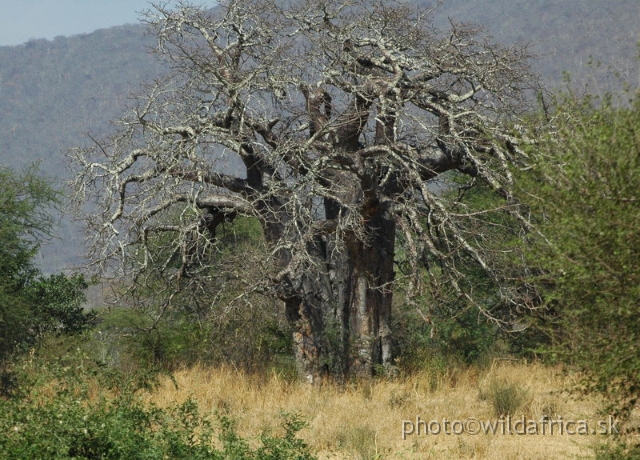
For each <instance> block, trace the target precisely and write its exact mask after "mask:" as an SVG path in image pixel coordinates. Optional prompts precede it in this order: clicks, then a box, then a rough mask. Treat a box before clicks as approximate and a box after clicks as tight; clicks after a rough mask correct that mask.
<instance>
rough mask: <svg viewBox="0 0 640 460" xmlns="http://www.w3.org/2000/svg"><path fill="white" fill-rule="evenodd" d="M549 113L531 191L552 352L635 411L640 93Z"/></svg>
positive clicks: (638, 383)
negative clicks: (617, 100)
mask: <svg viewBox="0 0 640 460" xmlns="http://www.w3.org/2000/svg"><path fill="white" fill-rule="evenodd" d="M546 115H547V116H549V117H551V118H550V120H551V123H550V124H551V127H550V128H547V130H546V131H544V132H542V133H539V135H538V138H539V139H538V142H537V144H536V145H535V146H534V147H532V149H531V153H532V155H534V158H535V159H536V161H537V164H536V166H535V168H534V169H533V170H532V171H531V174H529V175H527V176H526V177H524V178H523V179H524V181H523V182H522V186H523V192H522V194H521V199H522V200H524V201H526V202H527V203H528V204H529V206H530V207H531V209H532V211H533V212H534V214H535V215H538V216H541V217H540V219H539V222H538V228H539V229H540V230H542V233H543V234H544V236H545V238H544V239H543V238H539V239H537V240H535V239H533V238H532V244H530V245H529V246H528V252H529V260H530V264H531V266H532V267H537V271H532V273H533V274H536V273H537V275H538V276H532V277H531V278H530V282H531V283H532V284H534V285H536V286H537V287H538V288H539V289H540V290H541V291H542V292H543V293H544V298H545V302H546V303H545V307H546V318H547V321H548V324H550V326H551V327H549V328H548V330H547V332H548V333H549V334H550V336H551V337H552V339H553V346H552V347H549V352H551V353H553V354H554V355H555V356H557V357H558V358H559V359H561V360H562V361H564V362H566V363H569V364H572V365H575V366H577V367H578V368H579V369H580V370H581V371H583V372H584V375H585V376H586V377H587V378H586V380H585V382H584V383H585V388H586V389H587V390H589V391H594V392H598V393H600V394H602V395H603V396H605V398H606V399H607V400H608V401H610V402H611V407H610V408H609V411H611V412H613V413H616V414H617V415H620V416H624V415H628V414H629V413H630V411H632V410H633V408H634V407H637V405H638V402H639V401H640V373H639V372H638V370H639V369H640V354H639V353H638V343H640V333H639V331H640V329H639V328H638V324H640V302H639V301H638V299H640V270H638V260H639V259H640V231H639V229H640V199H638V190H639V189H640V136H639V134H638V133H639V131H638V126H640V93H636V94H635V96H634V97H633V98H632V100H631V101H628V103H627V104H625V105H623V106H616V105H615V104H613V102H612V101H611V100H610V99H607V98H605V99H604V100H597V99H594V98H593V97H577V96H575V95H573V94H568V95H564V96H560V97H558V100H557V101H556V103H555V105H554V110H553V111H551V112H548V113H547V114H546ZM545 120H546V118H545ZM545 126H549V123H546V124H545ZM533 236H534V235H532V237H533Z"/></svg>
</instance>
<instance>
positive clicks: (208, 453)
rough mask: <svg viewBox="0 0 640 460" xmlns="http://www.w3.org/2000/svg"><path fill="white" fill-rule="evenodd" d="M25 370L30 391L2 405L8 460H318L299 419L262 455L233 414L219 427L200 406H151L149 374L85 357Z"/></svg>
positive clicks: (0, 432)
mask: <svg viewBox="0 0 640 460" xmlns="http://www.w3.org/2000/svg"><path fill="white" fill-rule="evenodd" d="M23 367H24V368H25V369H26V374H25V375H21V380H22V382H21V383H22V389H23V391H22V392H21V393H20V394H19V395H16V396H13V397H10V398H8V399H4V400H0V458H2V459H5V460H27V459H29V460H31V459H34V458H38V459H72V458H73V459H122V460H152V459H153V460H155V459H162V458H171V459H189V460H200V459H203V460H204V459H212V460H222V459H230V460H276V459H277V460H312V459H314V458H315V457H314V456H313V455H312V454H311V453H310V452H309V448H308V446H307V445H306V443H304V441H302V440H300V439H298V438H297V437H296V434H297V432H298V431H299V430H300V429H301V428H303V427H304V425H305V424H304V423H303V422H302V421H301V420H300V419H299V418H298V417H297V416H296V415H285V416H284V418H283V429H284V434H283V435H281V436H271V435H266V434H265V435H263V436H262V437H261V438H260V441H261V443H260V445H259V446H258V447H255V448H254V447H251V444H250V443H249V442H248V441H247V440H246V439H243V438H241V437H240V436H239V435H238V434H237V432H236V429H235V423H234V421H233V419H232V416H231V414H228V413H223V414H218V420H217V423H214V422H212V421H210V420H209V419H208V418H206V417H203V416H202V415H201V414H200V413H199V410H198V406H197V404H196V403H195V402H194V401H192V400H187V401H186V402H184V403H182V404H179V405H175V406H172V407H169V408H168V409H161V408H158V407H155V406H154V405H150V404H146V403H143V401H142V399H141V398H140V397H139V395H138V390H139V389H141V388H145V389H149V382H150V379H149V375H148V374H144V375H140V376H138V377H136V378H132V376H123V375H118V374H117V371H116V370H114V369H106V370H105V369H101V368H99V367H95V366H91V365H90V362H88V361H86V359H85V358H84V357H83V356H79V355H76V356H67V357H65V360H61V361H58V362H55V361H54V362H50V363H42V362H39V361H38V360H37V359H36V361H35V363H33V362H32V363H30V364H29V363H25V365H24V366H23ZM141 382H146V384H140V383H141ZM96 387H97V388H98V389H97V390H96ZM96 392H97V394H96ZM216 445H218V446H221V448H217V447H216Z"/></svg>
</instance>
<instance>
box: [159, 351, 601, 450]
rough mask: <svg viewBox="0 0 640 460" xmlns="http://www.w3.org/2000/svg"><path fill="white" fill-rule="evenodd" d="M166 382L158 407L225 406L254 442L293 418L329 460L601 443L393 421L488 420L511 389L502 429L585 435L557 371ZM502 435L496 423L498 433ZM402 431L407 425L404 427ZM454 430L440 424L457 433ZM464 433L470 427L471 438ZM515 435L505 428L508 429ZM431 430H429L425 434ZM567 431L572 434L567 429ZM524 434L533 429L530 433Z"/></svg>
mask: <svg viewBox="0 0 640 460" xmlns="http://www.w3.org/2000/svg"><path fill="white" fill-rule="evenodd" d="M175 382H176V383H177V385H178V387H177V388H176V386H175V385H174V384H173V383H172V382H171V381H169V380H167V381H165V382H163V384H162V386H161V388H160V389H159V390H158V391H156V392H154V393H153V394H151V395H149V400H150V401H152V402H153V403H155V404H157V405H159V406H167V405H171V404H174V403H176V402H181V401H183V400H185V399H186V398H188V397H191V398H193V399H194V400H196V401H197V402H198V404H199V406H200V408H201V410H202V412H203V413H204V414H205V415H208V414H211V415H213V414H215V413H216V411H219V410H220V408H222V407H226V408H228V409H230V410H231V413H232V414H233V415H234V417H236V419H237V421H238V429H239V432H240V434H242V435H243V436H247V437H249V438H252V439H257V438H258V437H259V435H260V434H261V433H263V432H265V430H276V429H277V427H278V426H279V423H280V421H281V420H282V419H281V414H282V412H288V413H292V412H295V413H298V414H300V415H301V416H302V417H303V419H304V420H306V421H307V422H308V424H309V425H308V427H307V428H305V429H303V430H302V431H301V432H300V434H299V435H300V436H301V437H302V438H303V439H305V440H306V441H307V442H308V443H309V444H310V446H311V449H312V451H313V452H320V457H321V458H327V459H329V458H331V459H343V458H344V459H347V458H349V459H363V460H365V459H382V458H388V459H395V458H398V459H452V458H458V459H500V460H509V459H532V460H533V459H548V458H580V457H582V458H585V457H586V458H588V457H590V456H592V455H593V452H592V451H591V449H590V447H591V446H593V445H594V443H596V442H602V441H605V440H606V439H607V436H606V435H586V436H579V435H573V436H572V435H568V434H567V433H564V434H559V433H558V430H559V425H557V424H556V425H555V426H554V434H553V435H550V434H549V424H548V423H547V424H546V426H545V427H544V429H545V434H542V429H543V428H542V425H541V424H540V423H538V425H537V427H538V428H537V429H538V432H539V434H538V435H533V434H528V435H517V434H512V435H510V434H508V432H507V433H506V434H502V433H501V428H500V426H501V425H499V428H498V430H497V431H498V433H497V434H495V435H493V434H476V435H472V434H468V433H465V434H461V435H455V434H449V435H447V434H443V433H441V434H439V435H434V434H428V435H425V434H424V427H423V430H422V433H421V434H420V435H419V436H418V435H415V434H413V435H407V436H406V440H403V439H402V428H403V422H402V421H403V420H410V421H412V422H413V423H414V425H415V422H416V417H418V416H419V417H420V419H421V420H425V421H431V420H438V421H439V422H440V426H441V429H443V430H444V425H443V419H447V420H448V421H449V423H450V424H451V423H452V422H453V421H454V420H460V421H465V420H466V419H469V418H472V417H473V418H475V419H477V420H495V419H496V418H497V417H496V413H495V410H494V408H493V406H492V397H490V396H489V397H487V396H486V394H487V393H488V390H487V389H488V388H491V386H492V385H494V384H495V383H496V382H499V383H502V384H503V385H504V384H508V385H511V387H512V388H517V389H519V390H521V392H520V394H523V395H525V397H524V400H523V402H522V404H521V405H520V407H519V408H518V409H517V410H515V411H514V414H513V416H512V423H514V421H517V420H520V419H522V416H524V417H526V420H527V423H532V422H528V421H529V420H535V421H537V422H539V421H540V420H541V419H542V418H543V417H547V418H548V419H552V420H559V418H560V417H562V419H563V420H564V421H568V420H570V419H573V420H587V421H589V422H590V424H589V430H591V429H592V428H597V426H596V425H595V422H596V421H597V420H600V419H605V420H606V416H603V415H602V414H600V413H599V412H598V409H599V407H600V406H601V405H600V404H599V403H598V402H597V401H596V400H595V399H593V398H577V397H575V396H571V395H570V394H569V392H568V391H567V390H568V389H569V388H570V387H571V386H572V385H574V384H575V383H576V382H575V381H574V378H572V377H571V376H567V375H563V373H562V372H561V369H559V368H557V367H544V366H541V365H538V364H529V365H525V364H523V363H514V362H494V364H493V365H492V366H491V368H490V369H487V370H482V371H481V370H478V369H474V368H470V369H459V370H453V371H450V372H449V373H446V374H435V373H428V372H424V373H422V374H418V375H414V376H410V377H405V378H399V379H397V380H393V381H388V380H374V381H371V382H369V383H367V382H365V383H359V384H354V385H347V386H342V387H340V386H336V385H331V384H325V385H322V386H314V387H312V386H309V385H308V384H304V383H291V382H288V381H286V380H285V379H282V378H280V377H278V376H277V375H273V376H260V377H255V376H247V375H245V374H243V373H241V372H237V371H235V370H232V369H229V368H222V369H220V368H217V369H209V368H202V367H195V368H191V369H185V370H182V371H178V372H176V373H175ZM483 395H485V396H483ZM504 426H505V428H506V424H505V425H504ZM405 427H406V428H407V431H410V430H411V425H410V424H409V423H406V425H405ZM461 427H462V425H460V424H457V425H455V426H452V425H449V426H448V431H450V432H452V431H460V429H461ZM473 427H474V425H473V423H472V425H471V426H470V428H471V429H473ZM519 427H520V426H519V425H518V426H516V425H513V427H512V428H513V429H517V428H519ZM431 428H432V429H433V430H435V429H436V426H435V425H434V424H432V425H431ZM573 429H574V430H575V429H576V428H575V427H574V428H573ZM531 430H533V428H531Z"/></svg>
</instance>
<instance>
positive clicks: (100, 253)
mask: <svg viewBox="0 0 640 460" xmlns="http://www.w3.org/2000/svg"><path fill="white" fill-rule="evenodd" d="M430 13H431V12H430V11H423V10H420V9H418V8H414V7H412V6H408V5H406V4H404V3H402V2H387V1H381V0H303V1H299V2H291V3H290V4H289V3H286V4H283V3H278V2H275V3H274V2H271V1H266V0H237V1H228V2H223V3H222V4H221V5H220V6H219V7H218V8H216V9H215V10H213V11H211V10H206V9H203V8H198V7H194V6H191V5H189V4H187V3H183V4H181V5H180V7H179V9H177V10H175V11H174V10H169V9H166V8H165V7H164V6H156V7H155V10H154V11H151V12H148V13H147V15H146V22H147V23H148V25H149V27H150V30H151V33H152V34H154V35H155V36H156V37H157V39H158V47H157V49H156V52H157V53H159V54H160V55H161V56H163V57H164V58H166V59H167V61H168V63H169V64H170V66H171V69H172V71H173V72H172V73H171V74H170V75H169V76H168V77H167V78H166V79H165V80H163V81H158V82H154V83H152V84H151V85H149V86H148V88H147V91H146V93H145V94H144V95H143V96H141V97H139V98H138V100H137V101H136V102H135V103H134V105H133V106H132V107H131V109H130V110H129V111H128V113H127V114H126V115H125V116H124V117H123V118H122V119H121V120H119V121H118V122H117V125H118V126H119V130H118V131H117V132H116V133H115V134H114V135H113V136H111V137H109V138H106V139H104V140H102V141H100V142H96V144H95V146H94V147H92V148H88V149H78V150H76V151H74V152H72V158H73V161H74V162H75V167H76V178H75V182H74V185H75V190H76V193H77V195H76V196H77V198H78V201H79V203H81V204H82V203H84V202H86V201H91V202H95V203H96V204H97V211H96V212H95V213H93V214H91V215H89V216H88V218H87V223H88V225H89V229H90V231H91V233H90V235H91V236H90V240H91V250H90V255H91V257H92V259H93V263H94V264H95V265H94V266H95V267H96V268H98V269H100V270H102V271H103V272H107V273H111V274H113V275H115V276H117V277H125V276H131V279H132V280H133V286H140V285H144V283H145V279H150V278H147V277H151V278H153V279H154V280H157V279H158V277H161V278H162V279H164V280H165V286H169V287H171V289H170V290H168V291H167V292H169V291H171V292H172V294H171V295H170V296H169V297H168V300H167V302H170V299H171V298H172V297H171V296H175V293H176V292H178V291H181V292H185V291H188V292H197V291H199V290H200V289H201V288H204V287H205V286H206V285H207V283H210V282H211V280H212V276H214V274H215V273H216V267H215V263H213V262H212V261H215V257H214V254H215V252H216V236H217V232H218V231H219V229H220V226H222V225H223V224H224V223H225V222H227V221H229V220H232V219H234V218H235V217H236V216H238V215H246V216H252V217H255V218H256V219H258V220H259V222H260V223H261V227H262V231H263V234H264V241H265V245H266V248H267V250H268V257H267V258H266V259H264V260H262V261H261V262H260V265H259V270H260V272H261V274H262V276H261V277H260V280H259V281H254V282H251V283H247V286H246V287H247V289H248V290H253V291H259V292H262V293H265V294H268V295H271V296H274V297H276V298H278V299H281V300H282V301H283V302H284V308H285V310H286V315H287V317H288V319H289V321H290V323H291V325H292V328H293V330H294V332H293V335H294V337H293V341H294V347H295V354H296V359H297V363H298V370H299V372H300V374H301V375H304V376H308V377H310V378H314V377H315V376H317V375H318V374H320V373H322V372H330V373H333V374H356V375H370V374H371V372H372V369H373V368H374V365H377V364H380V365H383V366H389V365H390V364H391V363H392V356H391V338H392V336H391V299H392V293H393V286H394V282H395V281H396V279H395V271H394V258H395V257H396V243H397V242H400V243H401V244H402V252H403V255H404V256H406V265H407V267H409V270H408V272H407V283H408V288H407V302H413V301H414V299H415V298H416V295H417V293H418V292H419V290H420V287H421V279H422V274H421V273H420V271H421V270H422V269H423V268H424V267H425V266H427V268H428V269H429V270H436V271H438V272H439V273H442V274H444V275H446V280H447V281H446V282H447V284H448V287H450V288H451V289H452V290H453V291H455V292H456V293H457V294H456V295H457V296H459V297H460V298H463V299H466V300H467V301H468V302H471V303H472V304H474V305H476V306H477V307H478V309H479V312H480V313H481V314H483V315H486V316H487V317H490V318H492V319H494V320H496V321H502V318H501V317H500V316H499V315H497V314H496V312H493V311H491V310H490V309H487V308H485V306H484V305H485V304H484V303H483V302H476V299H475V298H474V294H473V290H465V289H463V286H461V284H462V283H461V281H462V280H463V271H460V270H459V266H458V264H459V263H467V264H474V265H476V266H477V267H479V269H481V270H483V271H485V272H486V273H487V275H488V276H489V277H491V279H493V280H494V281H495V282H496V284H497V285H499V286H501V287H502V288H501V289H500V290H499V296H501V297H502V298H503V299H506V300H508V304H509V305H517V304H518V303H519V302H518V297H517V295H516V294H517V293H515V292H514V291H511V290H509V289H507V288H505V286H506V284H505V283H504V281H505V278H504V277H503V276H502V274H501V273H500V270H499V269H498V267H496V266H494V265H493V264H492V262H491V257H490V254H487V253H485V252H484V250H483V245H482V240H483V237H484V235H482V234H473V232H471V233H469V232H468V231H467V230H468V227H467V229H465V228H464V227H463V226H462V225H461V223H462V222H464V221H465V220H466V219H468V218H469V217H471V216H473V218H475V219H480V218H481V214H479V213H476V212H474V213H468V212H465V211H464V209H462V210H461V209H457V210H455V211H453V210H451V209H449V208H447V206H446V204H445V201H443V200H442V199H441V198H440V194H439V191H440V190H441V187H442V182H437V180H438V178H439V177H440V176H441V175H442V174H443V173H445V172H448V171H456V172H458V173H460V174H464V175H467V176H470V177H473V178H475V180H477V181H479V182H481V183H485V184H489V186H490V187H491V188H492V189H493V191H494V192H495V193H497V194H498V195H499V196H501V197H502V202H501V203H500V209H501V210H502V211H504V212H505V213H511V214H512V215H514V216H516V218H517V219H519V222H520V224H522V225H525V226H526V223H525V222H524V219H522V218H521V217H520V216H519V214H518V210H517V207H516V206H515V205H514V203H513V202H512V200H511V195H510V192H509V190H510V187H511V182H512V178H511V173H510V171H509V167H510V165H511V164H512V163H513V162H518V161H520V160H521V159H522V158H521V153H522V152H521V151H520V150H519V149H518V147H517V144H516V142H515V139H514V138H513V137H511V136H510V135H509V133H508V130H507V125H508V124H510V123H511V122H512V120H513V117H515V116H516V115H517V113H518V110H519V109H520V105H521V103H522V97H523V92H524V91H525V90H526V89H527V88H529V87H530V85H531V83H532V82H531V79H530V75H529V73H528V69H527V65H526V60H527V58H528V56H527V53H526V49H525V48H517V47H514V48H505V47H502V46H499V45H494V44H491V43H490V42H489V40H488V39H487V38H486V37H484V36H482V34H481V33H480V31H479V30H477V29H475V28H473V27H469V26H466V25H463V24H457V23H451V28H450V30H448V31H446V32H439V31H437V30H435V29H434V27H433V25H432V23H431V21H430ZM438 184H440V185H438ZM159 242H162V244H158V243H159ZM425 308H426V309H427V310H428V307H425Z"/></svg>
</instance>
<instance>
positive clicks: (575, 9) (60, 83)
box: [0, 0, 640, 272]
mask: <svg viewBox="0 0 640 460" xmlns="http://www.w3.org/2000/svg"><path fill="white" fill-rule="evenodd" d="M417 3H420V4H422V5H426V4H427V3H426V2H417ZM449 18H451V19H453V20H455V21H460V22H467V23H476V24H479V25H480V26H482V27H484V28H485V29H486V30H487V31H488V33H489V34H491V35H492V36H493V37H494V41H496V42H500V43H503V44H505V45H506V46H510V45H513V44H515V43H523V42H528V43H530V44H531V49H532V52H533V53H534V54H537V55H538V57H537V58H536V59H535V60H534V61H533V62H532V66H533V68H534V71H537V72H538V73H540V74H542V80H543V82H544V83H545V85H546V86H549V87H556V88H557V87H561V86H562V85H563V84H564V83H563V81H564V80H563V79H564V75H565V72H568V74H571V76H572V80H573V81H574V82H576V84H577V85H580V86H585V85H588V86H590V87H591V88H596V89H598V90H613V91H617V90H619V89H620V88H621V87H622V84H623V82H626V83H627V84H630V85H631V86H636V87H637V86H638V83H639V82H638V74H639V72H638V60H637V58H636V57H637V42H638V37H639V35H638V32H639V28H638V24H640V2H638V0H616V1H612V2H587V1H584V0H531V1H525V0H511V1H505V0H503V1H491V0H448V1H446V2H444V4H442V5H441V6H440V7H439V8H438V9H437V11H436V15H435V21H434V22H435V24H436V25H438V26H446V24H447V22H448V20H449ZM144 32H145V27H144V26H142V25H140V24H135V25H122V26H116V27H111V28H107V29H99V30H97V31H95V32H92V33H89V34H79V35H74V36H71V37H56V38H54V39H53V40H46V39H38V40H30V41H28V42H26V43H25V44H23V45H17V46H4V47H0V164H3V165H5V166H10V167H13V168H23V167H25V166H27V165H28V164H30V163H32V162H34V161H40V162H41V166H42V169H43V171H44V172H46V173H47V174H49V175H51V176H55V177H58V178H60V179H66V178H68V176H69V172H68V171H67V170H66V160H65V159H64V157H63V155H62V153H61V152H63V151H65V150H67V149H69V148H71V147H74V146H78V145H82V144H83V143H86V142H90V139H89V137H88V136H87V135H86V134H87V133H91V134H92V135H93V136H94V137H101V136H104V135H106V134H107V133H108V132H109V131H110V129H111V125H110V124H109V120H112V119H114V118H116V117H118V115H119V114H121V113H122V111H123V110H124V108H125V106H126V105H127V104H129V103H131V101H130V99H129V96H130V94H132V93H136V92H139V91H140V85H141V84H142V83H143V82H144V81H148V80H152V79H154V78H158V77H159V76H160V75H161V74H162V73H163V72H165V71H166V67H164V66H163V65H162V64H161V63H160V62H159V61H158V59H157V58H156V57H155V56H154V55H152V54H151V53H150V52H149V50H150V48H152V47H153V45H154V38H153V37H150V36H145V33H144ZM589 61H594V62H602V65H600V66H598V65H593V66H591V67H589V66H588V62H589ZM616 74H617V76H616ZM59 234H60V239H59V240H58V241H55V242H54V243H53V244H50V245H47V246H45V247H44V248H43V251H42V258H41V259H40V265H41V266H42V268H43V270H44V271H45V272H54V271H59V270H60V269H61V268H63V267H70V266H73V265H76V264H78V263H79V262H81V258H80V248H81V241H82V233H81V231H80V230H79V228H78V227H77V225H75V224H73V223H72V222H71V219H70V218H69V217H68V216H61V226H60V231H59Z"/></svg>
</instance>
